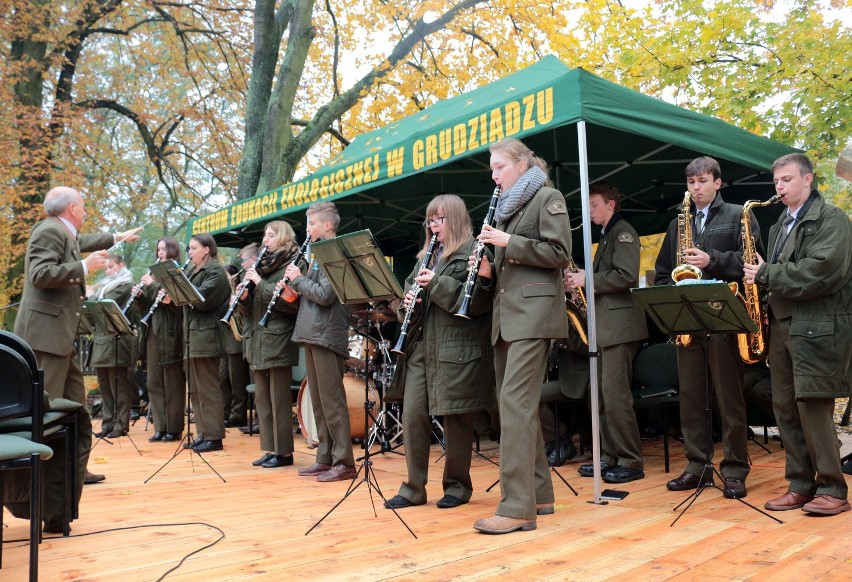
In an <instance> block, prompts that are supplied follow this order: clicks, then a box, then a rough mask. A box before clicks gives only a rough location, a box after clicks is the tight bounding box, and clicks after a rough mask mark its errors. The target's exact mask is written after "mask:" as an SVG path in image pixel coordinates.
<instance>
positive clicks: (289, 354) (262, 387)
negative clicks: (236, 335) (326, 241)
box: [240, 220, 304, 469]
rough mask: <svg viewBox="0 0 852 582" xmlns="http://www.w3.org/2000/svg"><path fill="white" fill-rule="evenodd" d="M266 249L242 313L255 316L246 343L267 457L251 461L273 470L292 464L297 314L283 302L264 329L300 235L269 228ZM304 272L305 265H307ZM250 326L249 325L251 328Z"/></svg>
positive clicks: (250, 277)
mask: <svg viewBox="0 0 852 582" xmlns="http://www.w3.org/2000/svg"><path fill="white" fill-rule="evenodd" d="M262 246H264V247H266V249H267V254H266V256H264V257H263V259H262V260H261V261H260V264H259V265H258V266H257V267H252V268H249V269H248V270H247V271H246V273H245V280H246V281H251V282H252V283H253V284H254V290H252V291H251V292H250V293H249V292H248V291H246V292H245V293H244V296H243V297H242V298H241V300H242V301H243V302H244V305H243V306H241V308H240V309H241V310H246V311H249V312H250V313H251V317H246V318H245V320H248V321H247V323H248V325H247V326H246V327H247V328H248V329H244V330H243V337H245V340H246V350H245V351H246V358H247V359H248V362H249V364H250V365H251V368H252V370H253V371H254V385H255V401H256V403H257V416H258V420H259V424H260V448H261V449H262V450H263V451H267V452H266V453H264V454H263V455H262V456H261V457H260V458H259V459H257V460H255V461H253V462H252V465H254V466H255V467H258V466H259V467H264V468H266V469H273V468H276V467H284V466H287V465H292V464H293V411H292V408H293V395H292V392H291V388H290V384H291V382H292V380H293V366H296V365H298V364H299V345H298V344H296V343H295V342H293V341H292V336H293V328H294V326H295V325H296V313H297V311H296V310H295V309H294V308H293V307H292V306H290V304H289V303H288V302H287V301H285V300H284V299H283V298H282V300H280V301H278V302H277V303H276V304H275V311H273V312H272V314H271V316H270V318H269V322H268V323H267V325H266V327H263V326H261V325H259V323H258V322H259V321H260V319H261V318H262V317H263V316H264V314H265V313H266V308H267V305H268V304H269V301H270V300H271V299H272V294H273V292H274V291H275V290H276V284H277V283H278V282H279V281H281V279H283V278H284V271H285V269H286V268H287V265H289V264H290V263H291V262H292V261H293V258H294V257H295V256H296V255H297V254H298V252H299V247H298V245H297V244H296V234H295V233H294V232H293V228H292V227H291V226H290V225H289V224H288V223H286V222H284V221H282V220H275V221H272V222H270V223H269V224H267V225H266V229H265V230H264V233H263V243H262ZM302 266H303V267H304V265H302ZM249 321H250V323H249Z"/></svg>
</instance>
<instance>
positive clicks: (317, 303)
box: [290, 261, 350, 358]
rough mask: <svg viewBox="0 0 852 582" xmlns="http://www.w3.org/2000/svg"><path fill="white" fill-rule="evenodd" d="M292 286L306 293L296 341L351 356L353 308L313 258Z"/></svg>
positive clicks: (297, 322) (345, 356)
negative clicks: (347, 303)
mask: <svg viewBox="0 0 852 582" xmlns="http://www.w3.org/2000/svg"><path fill="white" fill-rule="evenodd" d="M290 286H291V287H292V288H293V289H294V290H295V291H296V292H297V293H298V294H299V295H301V296H302V299H301V301H300V302H299V315H298V316H297V317H296V327H295V329H294V330H293V341H295V342H298V343H304V344H311V345H316V346H322V347H324V348H326V349H328V350H331V351H332V352H334V353H336V354H338V355H340V356H342V357H344V358H348V357H349V313H350V309H349V306H348V305H344V304H343V303H341V302H340V300H339V299H338V298H337V295H336V294H335V293H334V288H332V286H331V282H330V281H329V280H328V278H327V277H326V276H325V273H323V272H322V270H321V269H320V267H319V264H318V263H317V262H316V261H311V264H310V266H309V267H308V269H307V271H305V270H303V271H302V275H300V276H298V277H296V278H295V279H293V281H291V283H290Z"/></svg>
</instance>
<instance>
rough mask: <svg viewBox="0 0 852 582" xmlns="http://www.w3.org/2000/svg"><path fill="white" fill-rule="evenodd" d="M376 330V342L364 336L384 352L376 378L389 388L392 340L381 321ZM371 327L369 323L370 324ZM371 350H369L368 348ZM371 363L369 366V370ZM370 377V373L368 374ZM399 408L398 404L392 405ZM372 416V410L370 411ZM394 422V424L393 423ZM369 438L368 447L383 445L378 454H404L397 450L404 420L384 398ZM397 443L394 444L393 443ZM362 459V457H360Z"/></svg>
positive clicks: (384, 387)
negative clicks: (390, 340) (386, 336)
mask: <svg viewBox="0 0 852 582" xmlns="http://www.w3.org/2000/svg"><path fill="white" fill-rule="evenodd" d="M375 326H376V331H377V332H378V334H379V341H378V342H376V340H374V339H373V338H371V337H370V336H369V334H364V337H365V338H367V341H368V342H370V341H373V342H376V347H377V348H378V349H379V351H381V354H382V364H381V366H380V369H381V373H380V376H379V377H380V378H381V379H378V378H376V383H377V384H381V385H382V388H383V389H385V390H386V389H387V387H388V385H389V384H390V382H391V379H392V378H393V373H394V366H393V365H392V364H391V363H390V362H391V356H390V350H389V349H388V348H389V347H390V342H389V341H387V340H385V339H384V337H382V330H381V328H380V327H379V323H378V322H376V324H375ZM368 327H369V325H368ZM368 352H369V350H368ZM369 368H370V366H369V364H368V366H367V370H368V371H369ZM367 376H368V378H369V373H368V374H367ZM391 406H393V407H396V408H397V409H398V405H396V404H393V405H391ZM370 415H371V416H372V412H370ZM392 423H393V424H392ZM366 440H367V448H370V447H372V446H373V444H374V443H376V441H378V442H379V444H380V445H381V451H379V452H378V453H376V454H384V453H395V454H397V455H400V456H404V454H403V453H400V452H399V451H397V450H395V449H398V448H399V447H401V446H402V421H401V420H400V418H399V416H397V415H396V414H394V412H393V411H391V410H388V405H387V403H386V402H384V400H382V403H381V408H380V409H379V414H378V415H377V416H376V417H375V418H373V426H372V427H371V428H370V432H369V434H368V435H367V437H366ZM394 442H395V443H396V444H393V443H394ZM358 460H359V461H360V459H358Z"/></svg>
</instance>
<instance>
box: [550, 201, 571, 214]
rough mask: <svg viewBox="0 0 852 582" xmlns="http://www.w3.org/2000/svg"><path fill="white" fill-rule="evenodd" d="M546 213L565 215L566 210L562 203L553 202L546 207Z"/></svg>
mask: <svg viewBox="0 0 852 582" xmlns="http://www.w3.org/2000/svg"><path fill="white" fill-rule="evenodd" d="M547 211H548V212H549V213H551V214H566V213H567V212H568V209H567V208H566V207H565V203H564V202H554V203H553V204H551V205H550V206H548V207H547Z"/></svg>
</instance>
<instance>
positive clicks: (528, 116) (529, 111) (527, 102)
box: [522, 95, 535, 131]
mask: <svg viewBox="0 0 852 582" xmlns="http://www.w3.org/2000/svg"><path fill="white" fill-rule="evenodd" d="M523 103H524V124H523V126H522V129H523V130H524V131H527V130H528V129H532V128H534V127H535V121H533V104H534V103H535V95H527V96H526V97H524V99H523Z"/></svg>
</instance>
